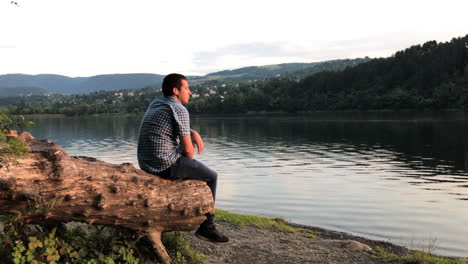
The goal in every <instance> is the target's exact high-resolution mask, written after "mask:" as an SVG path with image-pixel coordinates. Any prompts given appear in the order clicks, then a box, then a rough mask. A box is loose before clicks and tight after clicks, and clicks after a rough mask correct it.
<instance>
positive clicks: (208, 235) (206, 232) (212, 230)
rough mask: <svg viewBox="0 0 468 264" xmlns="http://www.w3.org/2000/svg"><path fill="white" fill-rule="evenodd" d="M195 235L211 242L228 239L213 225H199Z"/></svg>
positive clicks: (222, 241) (221, 241) (223, 241)
mask: <svg viewBox="0 0 468 264" xmlns="http://www.w3.org/2000/svg"><path fill="white" fill-rule="evenodd" d="M195 236H196V237H198V238H200V239H203V240H206V241H209V242H212V243H226V242H228V241H229V238H228V237H227V236H225V235H223V234H222V233H221V232H219V231H218V230H217V229H216V227H215V226H214V225H212V226H203V225H202V226H200V227H199V228H198V229H197V231H196V232H195Z"/></svg>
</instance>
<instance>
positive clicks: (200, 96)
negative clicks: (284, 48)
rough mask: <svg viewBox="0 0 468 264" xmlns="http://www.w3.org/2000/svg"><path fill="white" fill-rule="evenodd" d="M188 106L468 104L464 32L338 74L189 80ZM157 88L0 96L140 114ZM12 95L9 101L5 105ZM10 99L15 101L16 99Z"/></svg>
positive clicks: (42, 105)
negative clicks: (259, 78) (442, 40)
mask: <svg viewBox="0 0 468 264" xmlns="http://www.w3.org/2000/svg"><path fill="white" fill-rule="evenodd" d="M191 89H192V91H193V95H192V99H191V101H190V103H189V105H188V108H189V110H190V111H192V112H195V113H245V112H249V111H253V112H259V111H284V112H298V111H315V110H386V109H394V110H398V109H429V110H438V109H461V110H462V109H464V110H466V109H468V35H467V36H465V37H460V38H454V39H452V40H451V41H450V42H441V43H438V42H436V41H429V42H426V43H424V44H423V45H415V46H412V47H410V48H407V49H405V50H403V51H399V52H397V53H395V54H394V55H392V56H391V57H389V58H376V59H371V60H369V61H367V62H365V63H361V64H358V65H356V66H353V67H347V68H345V69H344V70H340V71H321V72H317V73H314V74H312V75H310V76H308V77H305V78H302V79H301V78H299V77H298V76H296V75H294V74H289V75H286V76H282V77H275V78H271V79H267V80H247V81H231V82H229V81H226V80H218V81H211V82H205V83H203V84H197V85H193V86H192V87H191ZM158 96H161V92H160V91H159V89H157V88H156V87H146V88H144V89H141V90H136V91H128V90H126V91H117V92H94V93H90V94H85V95H47V96H29V97H18V98H15V99H12V98H9V99H5V98H4V99H2V98H0V106H2V105H6V104H8V103H10V105H8V106H6V108H7V110H8V111H9V112H10V113H12V114H65V115H89V114H101V113H141V112H144V111H145V110H146V108H147V106H148V104H149V103H150V102H151V101H152V100H153V99H154V98H156V97H158ZM12 100H13V104H11V102H12ZM15 100H16V101H15Z"/></svg>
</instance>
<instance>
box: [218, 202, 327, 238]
mask: <svg viewBox="0 0 468 264" xmlns="http://www.w3.org/2000/svg"><path fill="white" fill-rule="evenodd" d="M215 219H216V221H224V222H228V223H231V224H233V225H236V226H258V227H262V228H270V229H276V230H278V231H281V232H287V233H297V232H300V233H303V235H304V236H305V237H308V238H314V237H315V236H316V235H318V234H319V233H318V232H316V231H312V230H310V229H306V228H297V227H293V226H291V225H289V224H288V222H287V221H286V220H284V219H283V218H280V217H276V218H268V217H261V216H256V215H245V214H236V213H231V212H229V211H226V210H222V209H216V218H215Z"/></svg>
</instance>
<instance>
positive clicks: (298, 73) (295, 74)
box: [192, 57, 370, 84]
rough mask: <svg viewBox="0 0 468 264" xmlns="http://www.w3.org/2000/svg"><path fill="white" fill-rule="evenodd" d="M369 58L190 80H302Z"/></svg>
mask: <svg viewBox="0 0 468 264" xmlns="http://www.w3.org/2000/svg"><path fill="white" fill-rule="evenodd" d="M369 60H370V58H368V57H366V58H357V59H343V60H330V61H322V62H313V63H282V64H274V65H265V66H250V67H244V68H239V69H234V70H225V71H220V72H213V73H209V74H207V75H205V76H203V77H202V78H192V79H193V80H196V81H197V82H194V84H200V83H203V82H206V81H212V80H218V81H248V80H251V81H253V80H266V79H270V78H273V77H281V76H282V77H291V78H296V79H302V78H304V77H306V76H310V75H312V74H314V73H317V72H321V71H339V70H343V69H345V68H346V67H353V66H356V65H358V64H360V63H363V62H367V61H369Z"/></svg>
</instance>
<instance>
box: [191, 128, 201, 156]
mask: <svg viewBox="0 0 468 264" xmlns="http://www.w3.org/2000/svg"><path fill="white" fill-rule="evenodd" d="M190 135H191V136H192V143H193V146H197V148H198V154H201V153H202V152H203V150H204V149H205V143H203V139H202V138H201V136H200V134H199V133H198V132H197V131H195V130H193V129H190Z"/></svg>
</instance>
